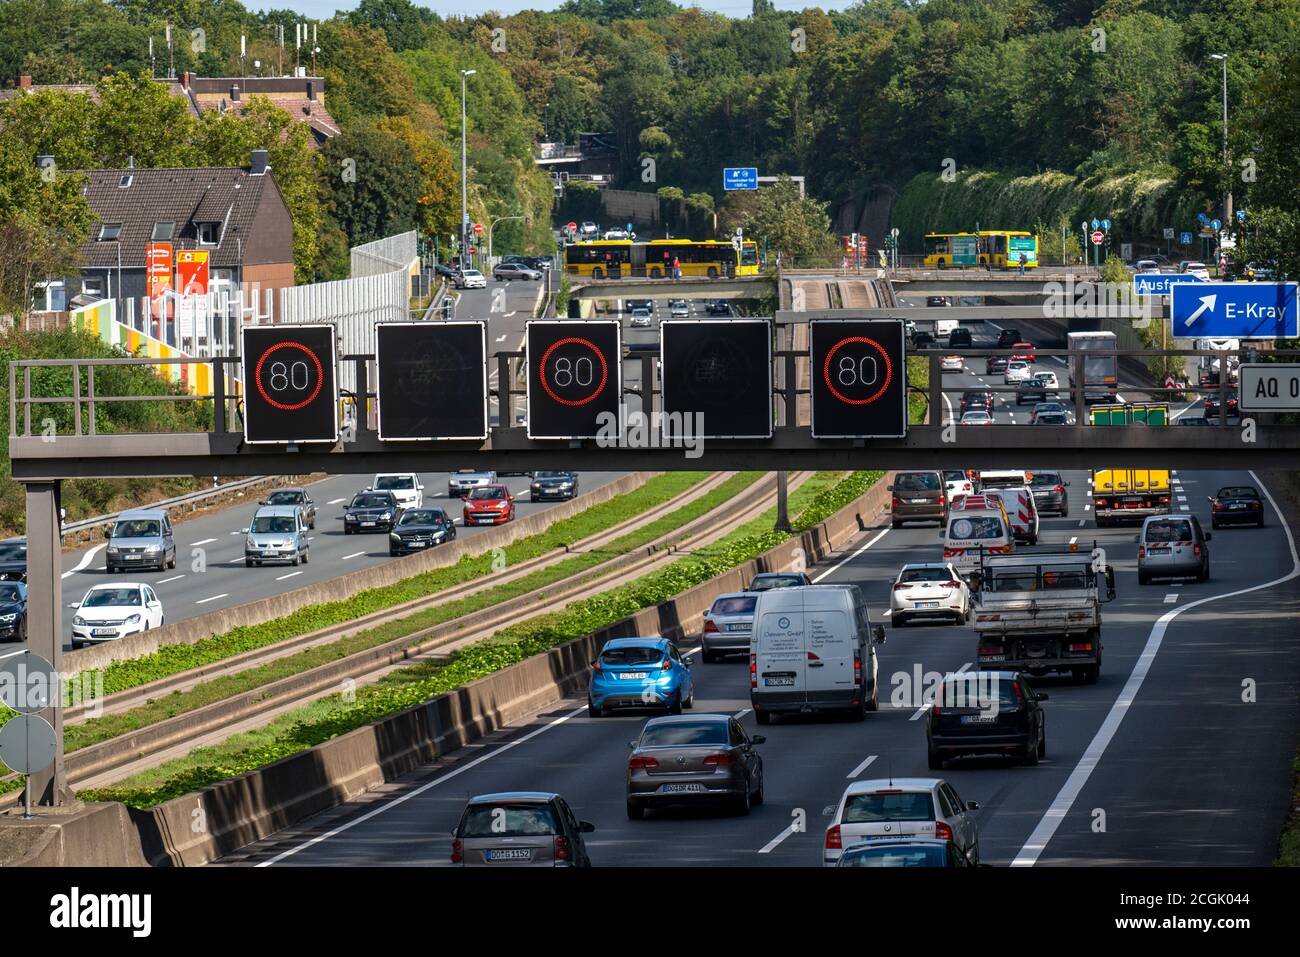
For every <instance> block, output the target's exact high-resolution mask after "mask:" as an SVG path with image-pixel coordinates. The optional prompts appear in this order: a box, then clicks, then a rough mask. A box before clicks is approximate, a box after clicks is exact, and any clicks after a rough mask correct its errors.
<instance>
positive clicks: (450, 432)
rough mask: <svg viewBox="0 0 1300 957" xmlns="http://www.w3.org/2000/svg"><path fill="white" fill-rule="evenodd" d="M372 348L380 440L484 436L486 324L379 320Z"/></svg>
mask: <svg viewBox="0 0 1300 957" xmlns="http://www.w3.org/2000/svg"><path fill="white" fill-rule="evenodd" d="M375 348H376V354H377V358H378V365H379V383H378V387H377V389H376V391H377V392H378V394H379V440H380V441H381V442H417V441H420V440H430V439H441V440H449V439H466V440H469V439H478V440H480V441H481V440H483V439H486V438H487V433H488V411H487V392H488V386H487V323H485V322H482V321H466V322H385V323H380V324H379V325H377V326H376V327H375ZM477 396H482V398H481V399H478V400H476V397H477Z"/></svg>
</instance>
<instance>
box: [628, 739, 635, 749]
mask: <svg viewBox="0 0 1300 957" xmlns="http://www.w3.org/2000/svg"><path fill="white" fill-rule="evenodd" d="M627 746H628V747H629V748H631V749H632V750H634V751H635V750H636V742H635V741H629V742H628V743H627Z"/></svg>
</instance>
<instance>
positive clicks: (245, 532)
mask: <svg viewBox="0 0 1300 957" xmlns="http://www.w3.org/2000/svg"><path fill="white" fill-rule="evenodd" d="M239 534H241V535H247V534H248V529H247V528H241V529H240V530H239Z"/></svg>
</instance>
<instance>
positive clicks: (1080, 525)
mask: <svg viewBox="0 0 1300 957" xmlns="http://www.w3.org/2000/svg"><path fill="white" fill-rule="evenodd" d="M1083 523H1084V519H1082V518H1081V519H1079V527H1080V528H1083Z"/></svg>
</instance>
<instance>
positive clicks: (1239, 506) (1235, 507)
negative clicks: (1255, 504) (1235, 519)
mask: <svg viewBox="0 0 1300 957" xmlns="http://www.w3.org/2000/svg"><path fill="white" fill-rule="evenodd" d="M1245 507H1246V506H1244V505H1242V504H1240V503H1237V504H1235V505H1229V506H1228V508H1230V509H1234V510H1236V509H1240V508H1245Z"/></svg>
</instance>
